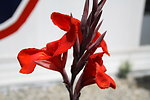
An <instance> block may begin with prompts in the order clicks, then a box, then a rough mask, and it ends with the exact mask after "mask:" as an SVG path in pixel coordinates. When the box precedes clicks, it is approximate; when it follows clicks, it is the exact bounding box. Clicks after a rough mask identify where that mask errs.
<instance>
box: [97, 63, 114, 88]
mask: <svg viewBox="0 0 150 100" xmlns="http://www.w3.org/2000/svg"><path fill="white" fill-rule="evenodd" d="M97 67H98V68H97V71H96V76H95V77H96V83H97V85H98V86H99V87H100V88H101V89H105V88H109V87H112V88H114V89H115V88H116V84H115V82H114V80H113V79H112V78H111V77H110V76H108V75H107V74H105V73H104V71H103V69H102V68H100V67H99V66H97Z"/></svg>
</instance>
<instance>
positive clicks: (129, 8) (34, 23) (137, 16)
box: [0, 0, 150, 85]
mask: <svg viewBox="0 0 150 100" xmlns="http://www.w3.org/2000/svg"><path fill="white" fill-rule="evenodd" d="M28 1H29V0H24V1H22V2H21V6H19V10H18V9H17V11H16V12H15V13H16V14H15V16H13V17H12V18H11V20H9V21H8V22H6V23H4V24H1V25H0V30H2V29H3V28H5V27H7V25H8V24H11V23H12V22H11V21H12V20H16V18H17V17H18V16H19V15H20V12H21V10H22V9H23V7H24V5H25V4H26V3H27V2H28ZM84 1H85V0H53V1H51V0H39V2H38V4H37V5H36V7H35V9H34V10H33V12H32V14H31V15H30V16H29V18H28V19H27V21H26V22H25V24H24V25H23V26H22V27H21V28H20V29H19V30H18V31H17V32H15V34H13V35H11V36H9V37H7V38H4V39H3V40H0V85H7V84H15V83H29V82H35V81H47V80H50V81H54V80H58V79H61V76H60V75H59V73H57V72H53V71H49V70H47V69H44V68H42V67H39V66H38V67H36V69H35V71H34V72H33V73H32V74H30V75H23V74H20V73H19V70H20V65H19V63H18V61H17V59H16V56H17V54H18V52H19V51H20V50H21V49H23V48H33V47H34V48H42V47H44V46H45V44H46V43H48V42H51V41H54V40H56V39H59V38H60V37H61V36H62V35H63V34H64V33H65V32H63V31H61V30H60V29H59V28H57V27H56V26H55V25H53V24H52V22H51V20H50V14H51V13H52V12H60V13H65V14H70V13H72V14H73V17H76V18H78V19H80V18H81V15H82V10H83V5H84ZM147 1H149V0H147ZM148 3H149V2H147V8H148V7H150V3H149V5H148ZM145 6H146V0H107V2H106V4H105V6H104V9H103V10H104V11H103V19H104V22H103V25H102V28H101V29H100V30H99V31H100V32H104V31H105V30H107V35H106V37H105V40H106V41H107V44H108V47H109V51H110V54H111V56H110V57H107V56H106V57H105V59H104V63H106V66H107V69H108V73H110V74H115V73H116V72H117V71H118V67H119V66H120V64H121V63H122V62H124V61H126V60H128V61H129V62H130V63H131V65H132V71H133V73H134V74H138V75H139V74H146V73H150V66H149V65H150V39H149V38H150V9H149V11H148V10H147V11H146V13H145V14H144V12H145ZM148 13H149V14H148ZM70 63H71V62H70Z"/></svg>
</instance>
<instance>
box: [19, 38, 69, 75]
mask: <svg viewBox="0 0 150 100" xmlns="http://www.w3.org/2000/svg"><path fill="white" fill-rule="evenodd" d="M59 43H60V40H57V41H54V42H50V43H48V44H47V45H46V47H44V48H42V49H36V48H28V49H23V50H21V51H20V52H19V54H18V57H17V58H18V60H19V63H20V65H21V70H20V73H23V74H30V73H32V72H33V71H34V69H35V67H36V65H37V64H38V65H40V66H42V67H44V68H47V69H50V70H54V71H59V72H63V70H64V67H65V64H66V59H67V52H65V53H62V54H59V55H57V56H53V55H54V53H55V51H56V50H57V49H58V44H59Z"/></svg>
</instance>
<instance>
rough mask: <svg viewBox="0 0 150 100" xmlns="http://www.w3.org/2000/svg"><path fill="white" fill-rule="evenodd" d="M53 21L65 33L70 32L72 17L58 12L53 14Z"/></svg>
mask: <svg viewBox="0 0 150 100" xmlns="http://www.w3.org/2000/svg"><path fill="white" fill-rule="evenodd" d="M51 19H52V21H53V23H54V24H55V25H57V26H58V27H59V28H60V29H62V30H64V31H69V29H70V20H71V17H70V16H68V15H64V14H61V13H58V12H53V13H52V14H51Z"/></svg>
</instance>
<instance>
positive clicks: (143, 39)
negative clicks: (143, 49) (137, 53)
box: [140, 0, 150, 46]
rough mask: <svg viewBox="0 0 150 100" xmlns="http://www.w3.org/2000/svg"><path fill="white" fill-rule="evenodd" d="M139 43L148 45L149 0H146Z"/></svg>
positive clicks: (149, 37) (149, 41)
mask: <svg viewBox="0 0 150 100" xmlns="http://www.w3.org/2000/svg"><path fill="white" fill-rule="evenodd" d="M140 45H141V46H143V45H150V0H146V4H145V11H144V17H143V26H142V32H141V40H140Z"/></svg>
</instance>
